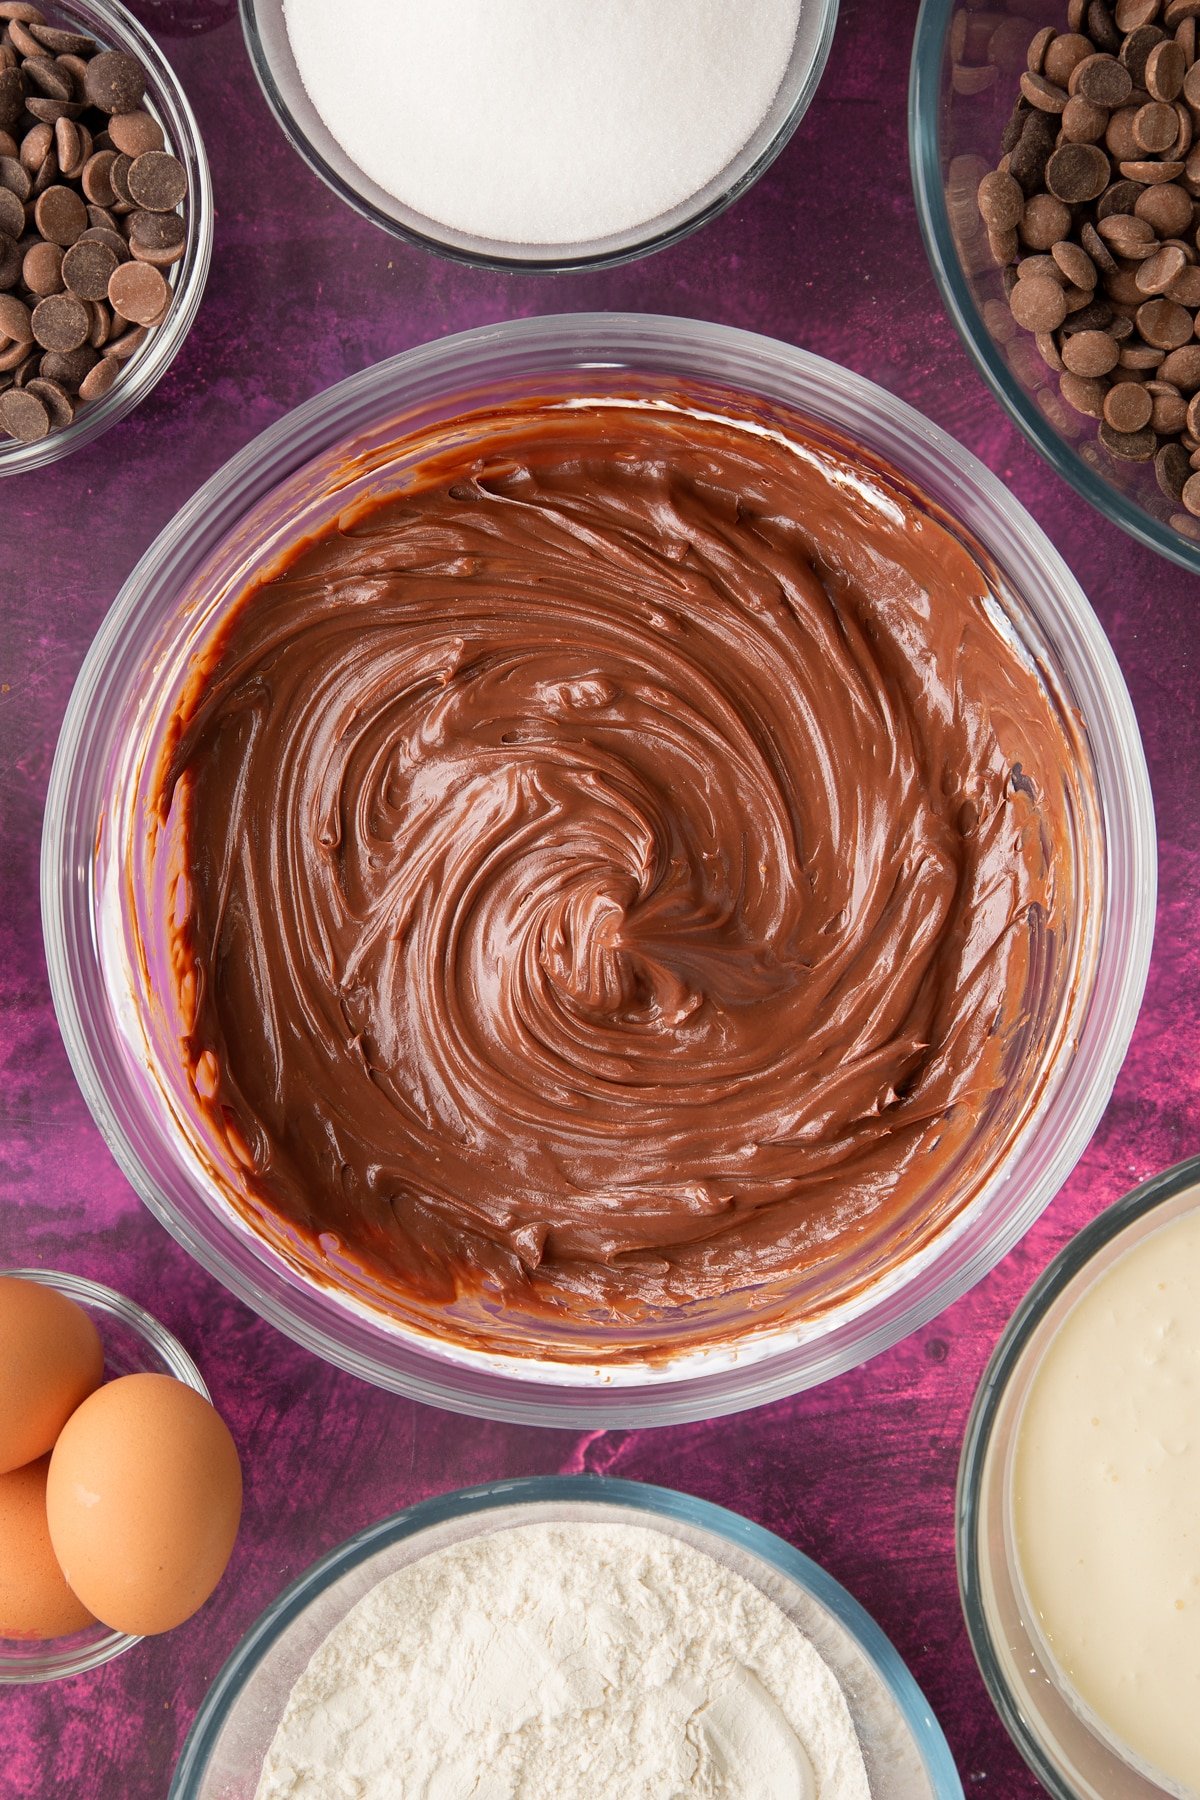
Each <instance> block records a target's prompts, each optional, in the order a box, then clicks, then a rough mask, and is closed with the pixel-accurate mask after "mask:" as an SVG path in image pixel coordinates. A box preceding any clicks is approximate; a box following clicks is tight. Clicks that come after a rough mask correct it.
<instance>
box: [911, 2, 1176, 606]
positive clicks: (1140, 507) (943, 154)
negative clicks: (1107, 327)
mask: <svg viewBox="0 0 1200 1800" xmlns="http://www.w3.org/2000/svg"><path fill="white" fill-rule="evenodd" d="M1066 17H1067V8H1066V0H1044V4H1039V6H1038V7H1037V9H1036V16H1035V14H1034V13H1032V12H1031V11H1030V9H1029V7H1028V5H1027V4H1026V0H922V6H921V12H920V17H919V18H918V21H917V33H916V40H915V43H914V46H913V57H912V72H911V80H910V83H909V93H908V140H909V155H910V159H911V162H912V176H913V186H914V189H915V192H916V201H917V216H918V218H919V219H920V222H921V231H922V234H923V236H924V239H925V248H926V251H927V252H928V255H929V261H930V264H931V265H932V268H933V273H934V276H935V277H936V280H937V284H938V286H939V288H940V289H941V293H942V299H943V301H944V302H945V305H946V308H947V311H948V312H949V314H950V317H951V318H952V319H953V321H954V323H955V325H956V326H957V327H958V330H959V333H960V334H961V336H962V339H963V341H964V343H965V344H966V346H967V349H968V350H969V351H970V352H971V355H972V356H973V357H974V359H975V362H976V364H977V366H978V368H979V372H980V374H981V375H982V376H983V378H984V380H985V381H986V382H987V384H988V386H989V387H990V388H991V390H992V392H993V394H995V396H996V398H997V400H999V402H1000V404H1001V405H1002V406H1003V407H1004V408H1005V410H1006V412H1007V413H1008V414H1009V416H1010V417H1011V418H1012V419H1013V420H1014V421H1015V422H1016V424H1017V425H1019V426H1020V428H1021V430H1022V431H1023V432H1024V433H1025V435H1026V437H1028V438H1029V439H1030V441H1031V442H1032V444H1033V445H1034V447H1035V448H1036V449H1037V450H1039V451H1040V452H1041V454H1042V455H1043V456H1044V457H1045V458H1046V461H1047V462H1048V463H1049V464H1050V466H1051V468H1053V469H1055V470H1057V472H1058V473H1059V474H1060V475H1061V476H1062V477H1063V479H1064V480H1065V481H1068V482H1070V484H1071V486H1072V487H1073V488H1074V489H1075V491H1076V492H1077V493H1079V494H1082V496H1083V498H1084V499H1085V500H1086V501H1088V502H1089V504H1090V505H1092V506H1094V507H1095V508H1096V510H1097V511H1098V512H1100V513H1102V514H1103V515H1104V517H1105V518H1106V519H1112V520H1113V522H1114V523H1115V524H1117V525H1120V526H1121V528H1122V529H1123V530H1124V531H1127V532H1129V533H1130V535H1131V536H1132V537H1135V538H1137V539H1138V541H1139V542H1140V543H1143V544H1148V545H1149V546H1150V548H1151V549H1152V550H1157V551H1158V552H1159V553H1160V555H1162V556H1167V557H1169V558H1170V559H1171V561H1172V562H1177V563H1180V564H1182V566H1183V567H1184V568H1185V569H1190V570H1191V571H1192V573H1193V574H1200V520H1197V519H1194V518H1193V517H1192V516H1191V514H1190V513H1187V512H1184V510H1183V508H1182V507H1179V506H1176V505H1175V504H1174V503H1173V502H1172V501H1170V500H1168V499H1167V497H1166V496H1165V495H1164V494H1163V492H1162V491H1161V489H1160V488H1159V485H1158V482H1157V480H1156V479H1155V475H1154V467H1153V464H1151V463H1126V462H1120V461H1118V460H1117V459H1115V458H1114V457H1111V456H1109V455H1108V453H1107V451H1105V450H1104V449H1102V448H1101V446H1100V443H1099V441H1098V439H1097V436H1096V426H1097V422H1096V420H1095V419H1089V418H1086V417H1085V416H1084V415H1083V414H1082V413H1077V412H1076V411H1075V410H1074V408H1073V407H1070V406H1068V405H1067V403H1066V401H1065V400H1063V399H1062V397H1061V395H1060V394H1059V391H1058V377H1057V376H1056V375H1055V374H1054V373H1053V372H1052V371H1051V370H1050V369H1048V368H1047V367H1046V365H1045V363H1044V362H1043V361H1042V359H1041V357H1040V356H1039V354H1038V351H1037V346H1036V345H1035V343H1034V341H1033V338H1032V337H1031V336H1030V335H1029V333H1028V332H1026V331H1022V330H1021V329H1020V327H1019V326H1018V325H1017V324H1016V321H1015V320H1014V319H1013V317H1012V314H1011V312H1010V311H1009V307H1008V301H1007V299H1006V298H1005V293H1004V284H1003V280H1002V276H1001V271H1000V269H999V268H998V267H997V265H996V263H995V262H994V261H993V259H992V255H991V252H990V250H989V248H988V241H987V233H986V232H985V230H984V228H983V223H982V220H981V219H980V217H979V209H978V207H977V205H976V201H975V191H976V189H977V187H978V185H979V182H980V179H981V178H982V177H983V176H984V175H985V174H986V173H987V172H988V170H989V169H994V168H995V167H996V164H997V163H998V162H999V160H1000V137H1001V133H1002V132H1003V130H1004V127H1005V125H1006V124H1007V122H1008V117H1009V114H1010V113H1011V111H1012V108H1013V104H1014V101H1015V100H1016V98H1017V93H1018V86H1017V82H1018V76H1019V73H1020V70H1021V69H1022V68H1024V66H1025V47H1026V46H1027V45H1028V42H1029V40H1030V38H1031V37H1032V36H1033V35H1034V33H1035V31H1037V30H1038V28H1039V27H1040V26H1042V25H1051V26H1054V27H1055V28H1056V29H1062V30H1065V29H1066ZM996 29H1002V30H1003V31H1004V32H1005V34H1008V33H1011V36H1010V37H1008V40H1007V43H1005V44H1004V47H1003V49H1002V50H999V51H996V52H995V54H996V56H997V59H998V60H997V61H996V62H995V63H991V62H989V61H988V58H987V54H986V51H985V50H984V49H982V48H980V45H983V44H986V40H987V36H988V33H989V32H990V31H995V30H996ZM1022 34H1023V36H1022ZM960 45H961V49H960ZM956 51H960V55H961V60H960V57H959V56H956V54H955V52H956ZM1018 52H1019V55H1018ZM989 70H991V71H992V72H993V75H994V78H990V77H989V73H988V71H989ZM980 82H984V83H986V84H987V85H984V86H982V87H980V86H979V85H978V84H979V83H980Z"/></svg>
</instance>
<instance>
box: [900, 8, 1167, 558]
mask: <svg viewBox="0 0 1200 1800" xmlns="http://www.w3.org/2000/svg"><path fill="white" fill-rule="evenodd" d="M1198 25H1200V7H1198V6H1197V5H1195V4H1193V0H1046V4H1045V5H1044V6H1042V7H1038V6H1037V5H1033V4H1028V3H1025V0H1022V3H1020V4H1018V0H1007V3H1006V0H1001V3H1000V4H998V5H991V4H989V5H988V6H987V8H986V9H985V8H984V7H982V6H979V7H976V6H974V5H966V6H962V5H958V4H955V0H924V4H923V5H922V8H921V14H920V19H919V22H918V26H917V35H916V43H915V46H914V50H913V62H912V79H911V84H910V89H909V145H910V153H911V159H912V169H913V181H914V185H915V189H916V197H917V210H918V215H919V217H920V221H921V227H922V231H923V233H924V237H925V246H926V249H927V251H928V254H929V259H930V263H931V265H932V267H933V272H934V275H935V277H936V278H937V281H938V285H939V287H940V288H941V292H942V298H943V300H944V302H945V304H946V307H947V310H948V311H949V313H950V315H951V317H952V318H953V320H954V322H955V324H956V325H957V327H958V329H959V331H960V333H961V334H962V336H963V338H964V340H965V342H966V344H967V348H968V349H969V350H970V351H971V354H972V355H973V357H974V359H975V361H976V363H977V365H978V367H979V370H980V373H981V374H982V375H983V377H984V379H985V380H986V381H987V383H988V385H989V386H990V387H991V389H992V391H993V393H994V394H995V395H996V397H997V398H998V399H999V400H1000V401H1001V403H1002V404H1003V405H1004V406H1005V408H1006V409H1007V410H1008V412H1009V413H1010V415H1011V416H1012V418H1013V419H1014V420H1015V421H1016V423H1017V424H1018V425H1019V426H1020V427H1021V429H1022V431H1024V432H1025V434H1026V435H1027V436H1028V437H1029V438H1030V439H1031V440H1032V442H1033V443H1034V445H1035V446H1036V448H1037V449H1038V450H1040V451H1041V453H1042V455H1043V456H1044V457H1045V458H1046V460H1047V461H1048V462H1049V463H1050V464H1051V465H1052V467H1054V468H1055V469H1056V470H1057V471H1058V473H1059V474H1060V475H1062V476H1063V477H1064V478H1065V479H1066V480H1067V481H1069V482H1070V483H1071V485H1072V486H1073V487H1074V488H1075V489H1076V490H1077V491H1078V492H1079V493H1080V494H1082V495H1083V497H1084V499H1086V500H1087V501H1089V502H1090V504H1091V505H1093V506H1095V507H1096V508H1098V510H1099V511H1100V512H1102V513H1103V514H1104V515H1105V516H1106V517H1108V518H1111V519H1113V520H1115V521H1116V523H1117V524H1118V525H1120V526H1122V528H1123V529H1124V530H1126V531H1128V532H1129V533H1130V534H1131V535H1132V536H1133V537H1135V538H1137V539H1139V540H1140V541H1141V542H1142V543H1145V544H1149V545H1150V546H1151V548H1152V549H1155V550H1157V551H1159V552H1160V553H1161V554H1162V555H1164V556H1168V557H1170V558H1171V560H1172V561H1174V562H1177V563H1181V564H1182V565H1183V566H1184V567H1185V568H1188V569H1191V570H1193V571H1194V572H1197V573H1200V342H1198V341H1197V330H1198V327H1200V260H1198V258H1200V252H1198V250H1197V227H1198V226H1200V143H1195V142H1194V137H1195V128H1196V122H1197V120H1200V60H1198V40H1197V28H1198Z"/></svg>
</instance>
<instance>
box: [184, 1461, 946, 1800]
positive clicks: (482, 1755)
mask: <svg viewBox="0 0 1200 1800" xmlns="http://www.w3.org/2000/svg"><path fill="white" fill-rule="evenodd" d="M335 1792H336V1793H346V1794H350V1793H353V1794H355V1795H357V1796H359V1800H394V1796H396V1795H399V1794H404V1795H409V1794H412V1795H417V1794H421V1795H426V1796H429V1797H431V1800H460V1797H461V1796H462V1795H466V1794H470V1795H472V1796H474V1800H512V1796H513V1795H515V1794H522V1795H529V1796H536V1797H537V1800H542V1797H543V1796H544V1797H545V1800H585V1797H586V1800H607V1797H608V1796H614V1797H615V1796H618V1795H619V1796H621V1797H622V1800H631V1797H633V1796H639V1795H652V1794H654V1795H658V1794H673V1795H678V1796H681V1797H682V1796H684V1795H693V1794H694V1795H696V1796H701V1795H710V1796H711V1795H714V1794H720V1795H721V1796H722V1797H723V1800H883V1797H884V1796H886V1797H887V1800H962V1797H963V1790H962V1785H961V1783H960V1781H959V1778H958V1776H957V1774H956V1773H955V1769H954V1763H953V1760H952V1758H951V1756H950V1752H949V1749H948V1748H947V1745H946V1741H945V1738H944V1737H943V1736H942V1733H941V1730H940V1729H939V1727H938V1725H937V1722H936V1720H935V1719H934V1717H933V1715H932V1713H931V1712H930V1709H929V1706H928V1704H927V1703H926V1701H925V1699H924V1698H923V1696H922V1694H921V1693H920V1690H919V1689H918V1688H917V1686H916V1683H915V1682H914V1681H913V1678H912V1676H911V1675H910V1674H909V1672H908V1670H907V1669H906V1668H905V1666H904V1664H903V1662H902V1661H901V1660H900V1657H899V1656H898V1655H897V1653H896V1651H895V1650H894V1649H893V1648H892V1646H891V1644H890V1643H889V1642H888V1640H887V1639H886V1638H885V1637H884V1635H883V1633H882V1632H881V1631H880V1629H879V1627H878V1626H877V1625H876V1624H875V1623H874V1622H873V1620H872V1619H870V1617H869V1616H868V1615H867V1614H866V1613H865V1612H864V1611H863V1610H862V1608H861V1607H860V1606H859V1605H858V1603H857V1602H856V1601H854V1600H852V1599H851V1597H850V1595H849V1594H848V1593H846V1591H845V1589H844V1588H842V1587H840V1586H839V1585H838V1583H837V1582H836V1581H834V1580H833V1578H832V1577H831V1576H829V1575H827V1574H826V1573H825V1571H824V1570H823V1569H821V1568H819V1567H818V1566H817V1565H816V1564H815V1563H813V1562H810V1561H809V1559H808V1558H807V1557H805V1556H802V1555H801V1554H800V1552H799V1551H797V1550H794V1549H792V1547H791V1546H790V1545H789V1544H786V1543H784V1542H783V1541H782V1540H781V1539H780V1538H777V1537H775V1536H774V1535H773V1534H772V1533H771V1532H769V1531H764V1530H763V1529H762V1528H761V1527H760V1526H757V1525H752V1524H751V1523H750V1522H749V1520H747V1519H743V1518H740V1517H739V1516H738V1515H737V1514H736V1513H731V1512H726V1511H725V1510H724V1508H722V1507H718V1506H710V1505H709V1504H707V1502H705V1501H702V1500H696V1499H693V1498H692V1497H691V1496H689V1495H686V1494H679V1493H674V1492H672V1491H670V1490H669V1489H666V1488H656V1487H647V1486H643V1485H642V1484H640V1483H638V1482H628V1481H610V1480H607V1479H604V1478H601V1477H597V1476H582V1477H579V1476H573V1477H562V1476H559V1477H540V1478H533V1479H527V1480H521V1481H505V1482H496V1483H493V1484H491V1485H490V1486H487V1487H477V1488H464V1489H460V1490H459V1491H458V1492H457V1493H453V1494H447V1495H444V1496H442V1497H440V1498H438V1499H434V1500H428V1501H425V1502H424V1503H423V1504H422V1505H420V1506H414V1507H410V1508H408V1509H407V1510H405V1511H404V1512H401V1513H397V1514H396V1515H395V1516H394V1517H392V1518H390V1519H385V1520H384V1521H383V1522H382V1523H381V1524H378V1525H373V1526H371V1527H370V1528H369V1529H368V1530H366V1531H363V1532H360V1533H359V1534H358V1535H357V1536H356V1537H353V1538H351V1539H350V1540H349V1542H347V1543H345V1544H343V1545H342V1546H341V1548H340V1549H337V1550H334V1551H332V1552H331V1553H330V1554H329V1555H328V1556H326V1557H324V1558H323V1559H322V1560H321V1561H320V1562H318V1563H316V1564H314V1566H313V1567H312V1568H311V1569H309V1570H308V1571H307V1573H305V1574H304V1575H302V1576H301V1577H300V1579H299V1580H298V1581H296V1582H294V1583H293V1585H292V1586H291V1587H290V1588H288V1589H287V1591H286V1592H285V1593H283V1594H282V1595H280V1597H279V1599H278V1600H277V1601H275V1603H274V1605H272V1606H271V1607H270V1608H269V1609H268V1610H267V1612H265V1613H264V1614H263V1616H262V1618H261V1619H260V1620H259V1621H258V1623H257V1624H256V1625H255V1626H253V1627H252V1629H251V1630H250V1631H249V1633H248V1634H247V1636H246V1637H245V1638H244V1639H243V1641H242V1643H241V1644H240V1645H239V1647H238V1649H237V1650H236V1651H235V1652H234V1654H233V1656H232V1657H231V1658H230V1660H229V1662H228V1663H227V1664H226V1666H225V1668H224V1669H223V1670H222V1672H221V1674H220V1675H219V1676H218V1677H217V1680H216V1682H215V1684H214V1686H213V1688H212V1691H211V1692H210V1694H209V1696H208V1698H207V1700H206V1701H205V1704H204V1706H203V1707H202V1709H201V1711H200V1713H199V1715H198V1717H197V1719H196V1722H195V1724H194V1726H193V1728H192V1731H191V1735H190V1736H189V1738H188V1740H187V1743H186V1744H185V1745H184V1748H183V1753H182V1755H181V1757H180V1760H179V1764H178V1767H177V1769H176V1771H175V1777H174V1780H173V1782H172V1784H171V1790H170V1793H171V1800H218V1796H230V1795H238V1796H239V1797H241V1796H245V1797H246V1800H250V1796H254V1800H283V1797H284V1796H287V1800H318V1796H322V1797H323V1796H325V1795H328V1794H332V1793H335Z"/></svg>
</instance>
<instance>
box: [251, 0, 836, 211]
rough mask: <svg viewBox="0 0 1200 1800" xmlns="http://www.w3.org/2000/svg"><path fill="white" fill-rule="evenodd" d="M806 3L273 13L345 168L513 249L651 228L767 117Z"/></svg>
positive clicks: (484, 5) (411, 5)
mask: <svg viewBox="0 0 1200 1800" xmlns="http://www.w3.org/2000/svg"><path fill="white" fill-rule="evenodd" d="M800 4H801V0H453V3H451V0H337V3H336V4H334V5H331V4H330V0H284V19H285V22H286V25H287V32H288V37H289V39H290V42H291V46H292V54H293V56H294V57H295V59H296V68H297V70H298V72H299V75H300V79H301V81H302V82H303V83H304V86H305V89H306V90H307V92H308V96H309V98H310V100H311V101H312V103H313V105H314V107H315V108H316V110H317V112H318V113H319V114H320V115H321V118H322V119H323V120H324V121H325V124H326V125H327V126H328V128H329V130H330V132H331V133H332V135H333V136H334V137H335V138H336V139H337V141H338V143H340V144H341V146H342V148H343V150H345V152H346V154H347V155H348V156H349V157H350V159H351V161H352V162H354V163H356V164H357V165H358V167H359V168H360V169H362V170H363V171H364V172H365V173H366V174H367V175H369V176H370V177H371V178H372V180H374V181H376V182H378V184H379V186H380V187H382V188H384V189H386V191H387V192H388V193H390V194H394V195H395V196H396V197H397V198H398V199H399V200H402V201H403V202H404V203H405V204H406V205H408V206H411V207H413V208H415V210H416V211H417V212H419V213H424V214H425V216H426V217H427V218H431V219H439V220H441V221H442V222H443V223H444V224H447V225H450V226H453V227H455V228H456V229H458V230H459V231H464V232H470V233H473V234H475V235H477V236H480V237H485V238H493V239H502V240H506V241H508V242H510V243H530V244H545V243H551V244H557V243H562V244H572V243H579V242H581V241H583V240H587V239H590V238H598V237H605V236H607V235H608V234H609V233H610V232H617V231H623V230H626V229H628V228H629V227H631V226H635V225H639V224H642V223H644V222H645V221H646V220H647V219H653V218H657V217H658V215H659V214H660V213H664V212H667V211H669V210H670V209H671V208H672V207H674V206H677V205H678V204H679V203H680V202H681V201H683V200H686V199H687V198H688V197H689V196H690V195H692V194H694V193H696V192H697V191H698V190H699V189H700V188H702V187H703V186H704V185H705V183H706V182H708V181H710V180H712V178H713V177H714V176H716V175H719V174H720V173H721V171H722V169H724V168H725V167H726V165H727V164H728V163H729V162H731V161H732V159H733V157H734V156H735V155H736V154H737V152H738V151H739V150H740V149H741V148H742V146H743V144H745V143H746V142H747V140H748V139H749V138H750V137H751V136H752V135H753V133H754V132H755V130H756V129H757V127H758V126H759V124H760V123H761V122H762V120H763V118H764V117H765V115H766V112H767V109H768V107H769V106H770V104H771V102H772V100H773V99H774V98H775V94H776V92H777V90H778V88H779V84H780V82H781V81H782V79H783V76H784V72H785V70H786V69H787V66H788V62H789V60H790V57H791V52H792V46H793V44H794V43H795V38H796V25H797V21H798V19H799V16H800Z"/></svg>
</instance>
